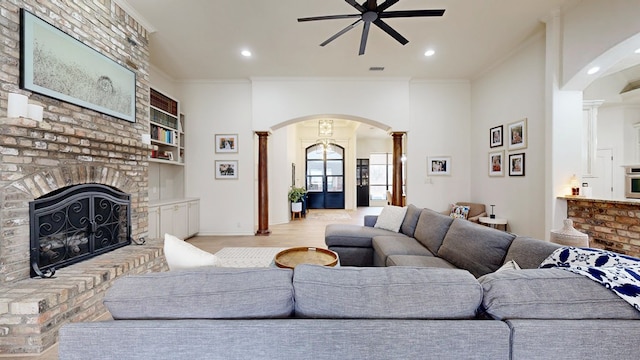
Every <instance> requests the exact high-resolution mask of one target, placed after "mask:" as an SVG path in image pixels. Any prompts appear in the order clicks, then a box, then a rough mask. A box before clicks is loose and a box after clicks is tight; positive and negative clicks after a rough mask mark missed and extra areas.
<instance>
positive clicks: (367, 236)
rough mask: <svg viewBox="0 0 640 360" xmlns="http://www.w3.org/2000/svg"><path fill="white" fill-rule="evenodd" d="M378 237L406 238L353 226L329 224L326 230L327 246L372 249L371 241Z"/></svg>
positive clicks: (367, 227) (381, 230) (379, 230)
mask: <svg viewBox="0 0 640 360" xmlns="http://www.w3.org/2000/svg"><path fill="white" fill-rule="evenodd" d="M378 235H393V236H405V235H404V234H400V233H396V232H393V231H389V230H384V229H378V228H373V227H369V226H362V225H353V224H329V225H327V226H326V227H325V229H324V242H325V244H327V246H343V247H364V248H370V247H371V239H373V237H374V236H378Z"/></svg>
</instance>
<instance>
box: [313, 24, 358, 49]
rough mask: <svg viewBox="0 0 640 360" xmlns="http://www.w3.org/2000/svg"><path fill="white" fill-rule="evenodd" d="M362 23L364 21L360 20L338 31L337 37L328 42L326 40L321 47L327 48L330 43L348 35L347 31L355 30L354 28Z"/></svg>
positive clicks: (329, 39) (334, 36)
mask: <svg viewBox="0 0 640 360" xmlns="http://www.w3.org/2000/svg"><path fill="white" fill-rule="evenodd" d="M360 21H362V19H358V20H357V21H356V22H354V23H353V24H351V25H349V26H347V27H346V28H344V29H342V30H340V31H338V32H337V33H336V34H335V35H333V36H332V37H330V38H328V39H327V40H325V41H324V42H323V43H322V44H320V46H325V45H327V44H328V43H330V42H332V41H333V40H335V39H337V38H339V37H340V36H341V35H342V34H344V33H346V32H347V31H349V30H351V29H353V28H354V27H356V25H358V23H359V22H360Z"/></svg>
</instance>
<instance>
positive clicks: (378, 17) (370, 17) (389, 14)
mask: <svg viewBox="0 0 640 360" xmlns="http://www.w3.org/2000/svg"><path fill="white" fill-rule="evenodd" d="M345 1H346V2H347V3H349V5H351V6H353V7H354V8H356V10H358V11H360V14H346V15H327V16H313V17H305V18H299V19H298V22H304V21H316V20H333V19H348V18H358V20H356V21H355V22H354V23H353V24H351V25H349V26H347V27H346V28H344V29H342V30H340V31H338V32H337V33H336V34H335V35H333V36H332V37H330V38H328V39H327V40H326V41H324V42H323V43H322V44H320V46H325V45H327V44H328V43H330V42H332V41H333V40H335V39H337V38H338V37H340V36H341V35H343V34H344V33H346V32H347V31H349V30H351V29H353V28H354V27H356V26H357V25H358V24H359V23H360V22H363V23H364V28H363V29H362V37H361V38H360V51H359V53H358V55H363V54H364V50H365V48H366V47H367V38H368V36H369V28H370V27H371V24H374V25H376V26H377V27H379V28H380V29H382V30H383V31H384V32H386V33H387V34H389V35H390V36H391V37H393V38H394V39H396V40H397V41H398V42H399V43H401V44H402V45H405V44H407V43H408V42H409V40H407V39H406V38H405V37H404V36H402V35H400V33H398V32H397V31H395V30H394V29H393V28H392V27H391V26H389V25H388V24H387V23H385V22H384V21H382V19H389V18H400V17H418V16H442V15H443V14H444V9H440V10H401V11H385V10H387V9H388V8H389V7H390V6H391V5H393V4H395V3H397V2H398V1H400V0H386V1H385V2H383V3H382V4H380V5H378V1H377V0H366V1H365V2H363V3H362V5H361V4H358V3H357V2H356V0H345Z"/></svg>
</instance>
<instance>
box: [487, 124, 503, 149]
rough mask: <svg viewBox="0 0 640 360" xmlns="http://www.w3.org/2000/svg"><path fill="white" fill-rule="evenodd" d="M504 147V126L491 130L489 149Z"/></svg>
mask: <svg viewBox="0 0 640 360" xmlns="http://www.w3.org/2000/svg"><path fill="white" fill-rule="evenodd" d="M500 146H502V125H500V126H496V127H493V128H491V129H489V147H492V148H494V147H500Z"/></svg>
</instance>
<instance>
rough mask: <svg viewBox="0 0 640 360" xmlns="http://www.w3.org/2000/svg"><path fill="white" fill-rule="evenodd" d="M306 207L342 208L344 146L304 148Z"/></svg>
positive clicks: (317, 145)
mask: <svg viewBox="0 0 640 360" xmlns="http://www.w3.org/2000/svg"><path fill="white" fill-rule="evenodd" d="M306 165H307V172H306V173H307V184H306V185H307V207H308V208H310V209H344V148H343V147H341V146H339V145H336V144H330V145H329V146H327V147H325V146H323V145H319V144H316V145H312V146H309V147H308V148H307V149H306Z"/></svg>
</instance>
